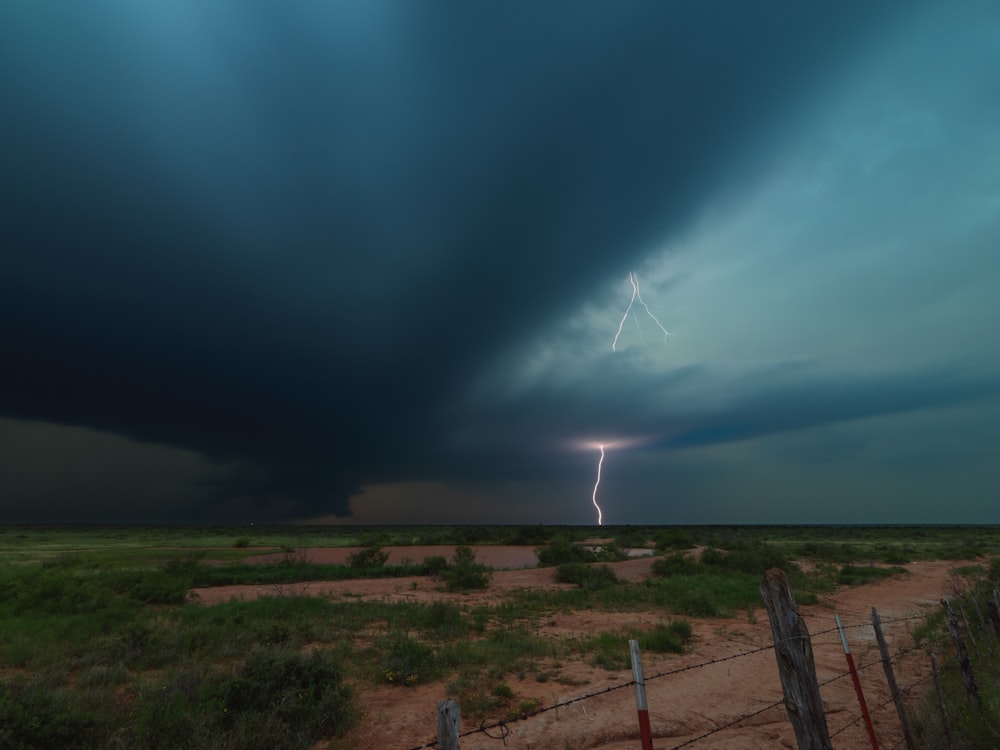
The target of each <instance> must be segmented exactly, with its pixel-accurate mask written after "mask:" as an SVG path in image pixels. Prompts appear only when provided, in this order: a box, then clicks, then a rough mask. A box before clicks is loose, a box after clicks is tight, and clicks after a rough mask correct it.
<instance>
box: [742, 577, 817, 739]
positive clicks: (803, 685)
mask: <svg viewBox="0 0 1000 750" xmlns="http://www.w3.org/2000/svg"><path fill="white" fill-rule="evenodd" d="M760 595H761V597H762V598H763V600H764V606H765V607H766V608H767V616H768V619H769V620H770V621H771V635H772V636H773V638H774V656H775V658H776V659H777V661H778V674H779V675H780V677H781V688H782V691H783V692H784V695H785V710H786V711H787V712H788V719H789V721H791V723H792V729H794V730H795V740H796V742H797V743H798V746H799V750H833V745H832V744H831V742H830V730H829V729H827V726H826V714H824V713H823V700H822V698H821V697H820V694H819V681H818V680H817V679H816V664H815V662H813V652H812V642H811V641H810V640H809V631H808V629H807V628H806V624H805V622H803V620H802V616H801V615H799V611H798V609H797V608H796V606H795V597H793V596H792V589H791V587H790V586H789V585H788V577H787V576H786V575H785V572H784V571H783V570H781V568H771V570H769V571H767V572H766V573H764V577H763V578H762V579H761V581H760Z"/></svg>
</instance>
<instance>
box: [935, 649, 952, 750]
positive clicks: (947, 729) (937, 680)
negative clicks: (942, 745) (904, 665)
mask: <svg viewBox="0 0 1000 750" xmlns="http://www.w3.org/2000/svg"><path fill="white" fill-rule="evenodd" d="M931 674H932V675H934V689H935V690H937V697H938V706H939V707H940V708H941V726H942V727H943V728H944V739H945V741H946V742H947V743H948V750H951V727H949V726H948V712H947V711H946V710H945V708H944V691H943V690H942V689H941V678H940V677H939V676H938V671H937V659H936V658H935V657H934V654H931Z"/></svg>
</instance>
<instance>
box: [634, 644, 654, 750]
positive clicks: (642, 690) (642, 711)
mask: <svg viewBox="0 0 1000 750" xmlns="http://www.w3.org/2000/svg"><path fill="white" fill-rule="evenodd" d="M628 653H629V657H631V659H632V679H633V680H635V707H636V708H637V709H638V711H639V737H640V738H641V739H642V750H653V730H652V728H651V727H650V725H649V705H648V704H647V703H646V682H645V680H644V679H643V676H642V659H641V658H640V656H639V641H634V640H633V641H629V642H628Z"/></svg>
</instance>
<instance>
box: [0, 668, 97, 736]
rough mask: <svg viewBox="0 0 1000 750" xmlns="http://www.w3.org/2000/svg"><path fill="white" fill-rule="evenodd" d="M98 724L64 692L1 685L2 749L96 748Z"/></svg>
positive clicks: (0, 729)
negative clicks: (96, 728)
mask: <svg viewBox="0 0 1000 750" xmlns="http://www.w3.org/2000/svg"><path fill="white" fill-rule="evenodd" d="M95 723H96V722H95V719H94V717H93V716H91V715H89V714H88V713H86V712H84V711H82V710H81V709H80V707H79V706H78V705H77V704H76V702H75V701H74V700H72V699H71V698H70V697H69V696H68V695H67V694H66V693H65V692H63V691H52V690H49V689H46V688H44V687H42V686H40V685H30V684H27V683H22V682H0V747H4V748H7V747H9V748H15V747H23V748H34V747H37V748H43V747H58V748H86V747H95V746H96V745H95V744H92V743H93V739H94V737H93V730H94V728H95Z"/></svg>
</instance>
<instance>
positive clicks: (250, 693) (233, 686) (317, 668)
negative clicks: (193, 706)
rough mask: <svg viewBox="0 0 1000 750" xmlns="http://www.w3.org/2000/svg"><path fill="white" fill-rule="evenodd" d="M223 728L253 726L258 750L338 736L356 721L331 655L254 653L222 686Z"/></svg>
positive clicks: (280, 651)
mask: <svg viewBox="0 0 1000 750" xmlns="http://www.w3.org/2000/svg"><path fill="white" fill-rule="evenodd" d="M221 697H222V701H223V706H222V714H223V715H224V717H225V719H226V722H227V724H229V723H233V722H237V721H241V720H242V721H245V722H249V723H251V724H254V725H256V726H257V729H258V732H257V735H258V743H257V746H258V747H276V748H278V747H302V746H305V745H308V744H310V743H312V742H314V741H315V740H317V739H319V738H321V737H332V736H341V735H343V733H344V732H345V731H346V730H347V729H349V728H350V727H352V726H354V724H355V723H357V721H358V719H359V714H358V711H357V708H356V707H355V705H354V697H353V695H352V692H351V690H350V688H349V687H347V686H346V685H344V682H343V674H342V672H341V668H340V664H339V661H338V659H337V656H336V654H334V653H333V652H330V651H313V652H312V653H308V654H303V653H300V652H298V651H295V650H291V649H287V650H286V649H257V650H255V651H252V652H251V653H250V655H249V656H248V657H247V660H246V663H245V664H244V665H243V667H242V669H240V670H239V672H238V673H237V674H236V676H235V677H233V678H232V679H231V680H229V681H228V683H227V684H224V685H223V686H222V690H221Z"/></svg>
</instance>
